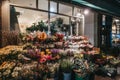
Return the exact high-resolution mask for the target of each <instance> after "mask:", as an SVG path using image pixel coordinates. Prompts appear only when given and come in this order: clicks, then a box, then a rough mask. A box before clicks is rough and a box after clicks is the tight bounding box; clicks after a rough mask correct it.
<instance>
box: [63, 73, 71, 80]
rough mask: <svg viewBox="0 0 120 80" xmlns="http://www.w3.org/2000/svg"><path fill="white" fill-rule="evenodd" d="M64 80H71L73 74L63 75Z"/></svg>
mask: <svg viewBox="0 0 120 80" xmlns="http://www.w3.org/2000/svg"><path fill="white" fill-rule="evenodd" d="M63 76H64V79H63V80H71V73H63Z"/></svg>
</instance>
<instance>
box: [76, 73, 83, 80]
mask: <svg viewBox="0 0 120 80" xmlns="http://www.w3.org/2000/svg"><path fill="white" fill-rule="evenodd" d="M75 80H83V77H82V76H80V75H79V74H77V73H76V74H75Z"/></svg>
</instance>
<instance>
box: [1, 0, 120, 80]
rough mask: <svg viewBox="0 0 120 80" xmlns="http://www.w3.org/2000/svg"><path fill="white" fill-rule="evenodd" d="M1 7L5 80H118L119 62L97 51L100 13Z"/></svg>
mask: <svg viewBox="0 0 120 80" xmlns="http://www.w3.org/2000/svg"><path fill="white" fill-rule="evenodd" d="M0 6H2V7H1V10H2V12H1V14H3V13H4V15H2V20H0V21H1V22H2V27H0V29H1V30H2V31H1V34H2V39H1V42H2V46H5V47H3V48H1V49H0V80H113V79H116V80H117V75H118V74H120V72H119V71H120V67H119V63H120V60H119V59H120V57H119V56H112V55H108V54H107V55H106V54H105V53H104V52H101V51H100V49H99V48H97V47H95V45H96V44H97V38H96V37H94V36H95V33H97V32H96V31H97V27H95V26H96V22H97V21H95V20H96V18H97V17H96V16H97V13H96V12H93V11H92V10H90V9H87V10H86V8H84V7H78V6H75V5H71V4H66V3H63V2H59V1H50V0H10V1H7V0H3V1H2V5H0ZM3 9H4V10H3ZM88 13H89V14H88ZM0 19H1V18H0ZM3 26H4V27H3ZM7 45H8V46H7Z"/></svg>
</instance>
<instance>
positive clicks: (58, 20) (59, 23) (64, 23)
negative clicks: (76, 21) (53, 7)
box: [50, 14, 70, 35]
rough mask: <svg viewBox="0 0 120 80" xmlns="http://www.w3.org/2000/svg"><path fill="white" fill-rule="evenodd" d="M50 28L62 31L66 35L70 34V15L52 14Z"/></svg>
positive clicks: (52, 30) (53, 30)
mask: <svg viewBox="0 0 120 80" xmlns="http://www.w3.org/2000/svg"><path fill="white" fill-rule="evenodd" d="M50 28H51V32H55V31H57V32H62V33H64V34H65V35H69V34H70V23H69V17H66V16H62V15H58V14H50ZM53 34H54V33H53Z"/></svg>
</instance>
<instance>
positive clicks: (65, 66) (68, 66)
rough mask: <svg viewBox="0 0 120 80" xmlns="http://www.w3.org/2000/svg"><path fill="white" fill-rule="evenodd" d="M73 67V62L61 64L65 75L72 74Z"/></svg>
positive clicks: (67, 61) (66, 61)
mask: <svg viewBox="0 0 120 80" xmlns="http://www.w3.org/2000/svg"><path fill="white" fill-rule="evenodd" d="M72 66H73V64H72V63H71V61H70V60H67V59H65V60H62V61H61V63H60V67H61V69H62V71H63V72H65V73H70V72H71V71H72Z"/></svg>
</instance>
